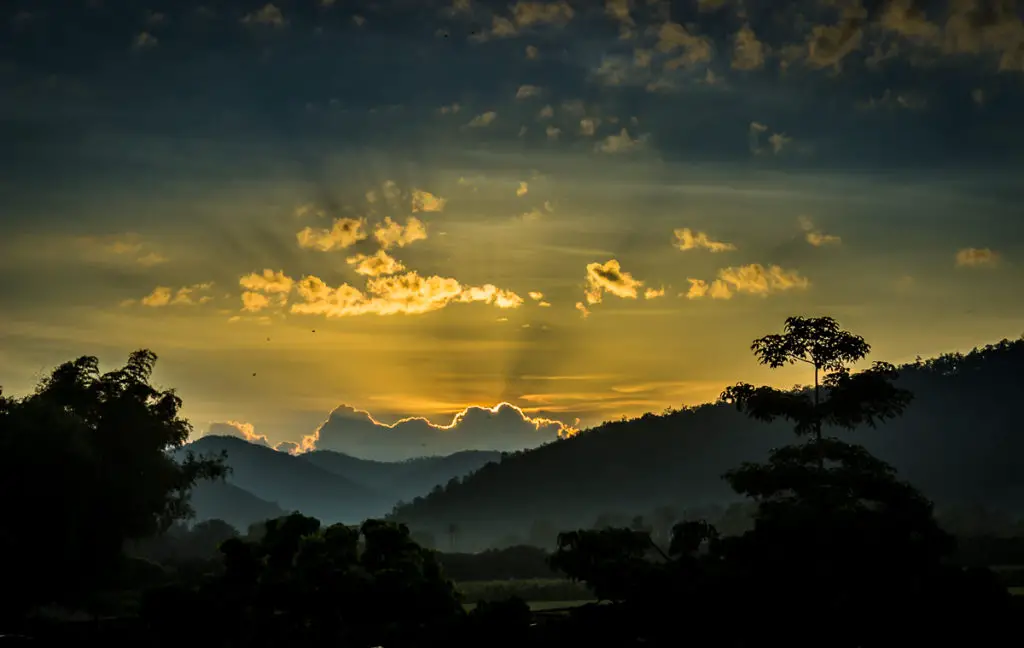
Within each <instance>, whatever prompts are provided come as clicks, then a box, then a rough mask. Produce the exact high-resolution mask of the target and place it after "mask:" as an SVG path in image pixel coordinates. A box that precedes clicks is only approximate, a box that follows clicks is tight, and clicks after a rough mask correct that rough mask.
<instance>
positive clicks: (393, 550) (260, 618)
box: [143, 513, 464, 648]
mask: <svg viewBox="0 0 1024 648" xmlns="http://www.w3.org/2000/svg"><path fill="white" fill-rule="evenodd" d="M264 529H265V532H264V533H263V535H262V537H261V538H260V539H258V540H252V539H242V538H234V539H231V540H228V541H226V542H224V543H223V544H222V545H221V552H222V553H223V556H224V570H223V573H220V574H216V575H214V576H213V577H212V578H210V579H208V580H207V581H206V582H204V583H202V584H201V585H200V586H199V587H198V588H196V589H194V590H192V591H189V589H188V588H185V587H181V586H178V587H174V588H171V589H169V590H163V591H155V592H153V593H152V594H151V595H150V596H149V597H148V598H147V599H146V600H145V601H144V605H143V614H144V617H145V618H146V620H147V621H148V622H149V623H151V624H152V625H153V626H155V627H156V628H157V630H158V632H160V633H161V634H163V635H165V636H172V637H173V636H177V637H179V638H180V639H182V640H184V639H185V638H186V637H187V636H191V635H192V633H193V632H194V627H196V626H193V625H190V624H185V625H183V624H182V623H181V619H182V618H189V619H192V620H193V622H194V623H196V624H198V623H200V622H205V623H204V625H203V626H202V627H204V629H208V630H209V632H210V633H213V635H214V636H212V637H211V636H205V637H204V638H205V639H206V640H207V641H208V642H210V643H211V645H214V644H216V642H217V641H221V642H225V643H223V644H218V645H228V644H229V645H278V644H279V643H283V644H287V645H289V646H313V645H317V646H320V645H345V646H353V647H358V648H370V647H371V646H380V645H385V646H397V647H399V648H400V647H402V646H414V645H415V646H432V645H445V642H443V641H440V640H438V638H437V637H438V635H437V633H439V632H443V631H445V630H447V629H448V628H449V627H450V624H451V623H453V622H457V621H459V620H460V619H462V618H463V617H464V612H463V609H462V606H461V604H460V602H459V598H458V595H457V593H456V591H455V587H454V585H453V584H452V583H451V581H449V580H448V579H447V578H445V577H444V574H443V573H442V570H441V567H440V565H439V564H438V562H437V560H436V556H435V554H434V552H433V551H430V550H427V549H423V548H422V547H420V546H419V545H417V544H416V543H415V542H414V541H413V540H412V539H411V537H410V535H409V529H408V527H406V526H405V525H402V524H393V523H389V522H384V521H382V520H367V521H366V522H364V523H363V524H362V525H361V526H360V527H350V526H346V525H343V524H335V525H332V526H329V527H326V528H323V527H322V526H321V524H320V521H319V520H317V519H315V518H311V517H306V516H303V515H301V514H298V513H294V514H292V515H290V516H287V517H284V518H280V519H276V520H269V521H267V523H266V524H265V526H264ZM168 601H174V602H176V603H177V605H175V606H170V605H167V602H168ZM217 634H220V636H216V635H217Z"/></svg>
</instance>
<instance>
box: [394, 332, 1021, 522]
mask: <svg viewBox="0 0 1024 648" xmlns="http://www.w3.org/2000/svg"><path fill="white" fill-rule="evenodd" d="M900 383H901V385H902V386H904V387H906V388H908V389H910V390H912V391H913V392H914V393H915V400H914V402H913V404H912V405H911V406H910V408H909V409H908V411H907V412H906V414H905V415H904V416H903V417H902V418H901V419H899V420H896V421H893V422H891V423H888V424H886V425H884V426H881V427H880V428H879V429H877V430H870V429H867V430H859V431H857V432H853V433H849V432H838V431H833V433H836V434H837V435H838V436H842V437H844V438H848V439H850V440H853V441H855V442H859V443H863V444H864V445H866V446H867V447H868V448H869V449H871V450H872V451H874V452H876V453H877V454H878V455H879V456H880V457H881V458H883V459H885V460H887V461H890V462H891V463H893V464H894V465H895V466H896V467H897V468H898V469H899V470H900V472H901V474H902V475H903V476H904V477H905V478H907V479H909V480H910V481H912V482H913V483H915V484H917V485H918V486H919V487H920V488H922V489H923V490H924V492H925V493H926V494H928V495H929V496H930V497H932V498H933V499H935V500H936V501H938V502H940V503H941V502H950V501H957V500H973V501H983V502H985V503H986V504H987V505H989V506H991V507H999V508H1004V509H1010V510H1017V511H1020V510H1022V509H1024V434H1022V432H1024V429H1022V428H1024V425H1022V423H1021V421H1022V419H1021V415H1020V413H1019V410H1018V405H1017V403H1018V398H1019V397H1020V395H1021V393H1022V392H1024V389H1022V388H1024V341H1015V342H1008V341H1004V342H1002V343H1000V344H998V345H994V346H990V347H986V348H984V349H979V350H976V351H974V352H972V353H970V354H967V355H966V356H960V355H947V356H942V357H940V358H937V359H934V360H931V361H928V362H920V363H917V364H913V365H907V366H904V367H902V368H901V377H900ZM793 439H794V437H793V435H792V433H791V432H790V431H789V428H788V427H787V426H786V425H785V424H776V425H765V424H763V423H758V422H755V421H751V420H749V419H747V418H745V417H743V416H742V415H740V414H739V413H737V412H736V411H735V410H734V409H732V408H730V407H728V406H725V405H705V406H702V407H699V408H696V409H692V410H688V411H680V412H674V413H671V414H667V415H653V414H648V415H645V416H643V417H640V418H638V419H633V420H630V421H624V422H615V423H609V424H605V425H602V426H600V427H598V428H595V429H592V430H589V431H586V432H584V433H582V434H580V435H578V436H576V437H574V438H571V439H567V440H562V441H557V442H554V443H551V444H548V445H545V446H542V447H540V448H537V449H534V450H530V451H526V452H522V453H515V454H514V455H512V456H508V457H506V458H505V459H504V460H503V461H502V462H501V463H500V464H496V465H490V466H485V467H483V468H482V469H481V470H480V471H478V472H477V473H475V474H473V475H472V476H470V477H469V478H467V479H465V480H463V482H462V483H461V484H458V485H453V486H452V487H451V488H447V489H445V490H444V492H440V493H435V494H432V495H431V496H429V497H426V498H425V499H423V500H419V501H416V502H414V503H412V504H410V505H407V506H404V507H402V508H401V509H400V510H399V511H398V512H397V515H396V517H397V518H398V519H400V520H402V521H405V522H408V523H410V525H412V526H413V527H415V528H422V529H424V530H430V531H432V532H436V533H439V532H443V531H444V529H445V528H447V525H448V524H450V523H455V524H456V525H457V526H458V527H459V530H460V533H461V534H463V535H464V536H466V537H467V539H468V538H469V537H475V538H477V539H478V540H479V539H480V538H485V537H486V538H491V539H493V538H496V537H500V536H502V535H505V534H508V533H518V534H520V535H525V534H526V532H527V530H528V528H529V526H530V525H531V524H532V523H533V522H535V521H539V520H546V521H551V522H554V523H555V524H556V526H560V527H561V528H566V527H568V526H574V525H589V524H591V523H592V522H593V520H594V519H595V517H596V516H597V515H599V514H601V513H605V512H615V511H623V512H627V513H628V512H635V513H647V512H649V511H651V510H652V509H653V508H655V507H658V506H661V505H665V504H673V505H675V506H677V508H679V509H682V508H685V507H688V506H689V507H692V506H696V505H700V504H706V503H712V502H722V503H727V502H729V501H734V500H735V499H736V498H735V496H734V494H733V493H731V491H730V490H729V489H728V487H727V485H726V484H725V483H724V482H723V481H722V480H721V479H720V475H721V474H722V473H723V472H724V471H725V470H727V469H728V468H730V467H733V466H735V465H737V464H739V463H740V462H741V461H744V460H762V459H764V458H765V457H766V454H767V451H768V450H769V449H770V448H771V447H773V446H777V445H780V444H784V443H789V442H791V441H792V440H793Z"/></svg>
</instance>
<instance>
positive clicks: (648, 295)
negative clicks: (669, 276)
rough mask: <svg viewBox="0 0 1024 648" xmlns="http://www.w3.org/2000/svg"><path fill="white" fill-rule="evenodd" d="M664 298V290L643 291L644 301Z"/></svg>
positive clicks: (650, 289) (651, 289)
mask: <svg viewBox="0 0 1024 648" xmlns="http://www.w3.org/2000/svg"><path fill="white" fill-rule="evenodd" d="M664 296H665V288H664V287H661V288H648V289H647V290H645V291H644V299H657V298H658V297H664Z"/></svg>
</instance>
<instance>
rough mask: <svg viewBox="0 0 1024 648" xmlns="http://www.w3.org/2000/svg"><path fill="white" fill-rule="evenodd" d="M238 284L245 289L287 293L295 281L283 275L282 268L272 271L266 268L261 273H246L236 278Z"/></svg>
mask: <svg viewBox="0 0 1024 648" xmlns="http://www.w3.org/2000/svg"><path fill="white" fill-rule="evenodd" d="M238 284H239V285H240V286H242V287H243V288H245V289H246V290H253V291H256V292H263V293H270V294H287V293H289V292H291V289H292V286H293V285H295V282H294V281H293V280H292V278H291V277H289V276H287V275H285V273H284V271H283V270H278V271H276V272H275V271H274V270H271V269H270V268H267V269H265V270H264V271H263V273H262V274H256V273H255V272H254V273H252V274H247V275H245V276H244V277H241V278H240V279H239V280H238Z"/></svg>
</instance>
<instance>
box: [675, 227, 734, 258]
mask: <svg viewBox="0 0 1024 648" xmlns="http://www.w3.org/2000/svg"><path fill="white" fill-rule="evenodd" d="M672 235H673V236H675V241H674V242H673V243H672V245H673V247H676V248H677V249H680V250H682V251H684V252H685V251H687V250H697V249H701V248H703V249H705V250H708V251H710V252H730V251H732V250H735V249H736V246H735V245H733V244H732V243H725V242H723V241H712V240H711V238H710V237H709V236H708V235H707V234H706V233H705V232H697V233H694V232H693V231H692V230H690V228H689V227H680V228H678V229H675V230H672Z"/></svg>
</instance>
